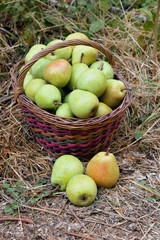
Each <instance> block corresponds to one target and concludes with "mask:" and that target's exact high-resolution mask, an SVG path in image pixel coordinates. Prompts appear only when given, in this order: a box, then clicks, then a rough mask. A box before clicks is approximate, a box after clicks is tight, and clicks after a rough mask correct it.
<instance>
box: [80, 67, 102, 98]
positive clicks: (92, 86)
mask: <svg viewBox="0 0 160 240" xmlns="http://www.w3.org/2000/svg"><path fill="white" fill-rule="evenodd" d="M105 87H106V80H105V76H104V73H103V72H101V71H100V70H98V69H90V68H89V69H88V70H86V71H85V72H83V73H82V74H81V75H80V77H79V79H78V81H77V88H78V89H81V90H86V91H89V92H92V93H94V94H95V95H96V96H97V97H100V96H101V95H102V94H103V92H104V91H105Z"/></svg>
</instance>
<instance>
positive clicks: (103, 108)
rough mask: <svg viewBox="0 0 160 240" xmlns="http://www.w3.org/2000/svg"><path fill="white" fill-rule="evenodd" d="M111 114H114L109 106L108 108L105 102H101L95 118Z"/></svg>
mask: <svg viewBox="0 0 160 240" xmlns="http://www.w3.org/2000/svg"><path fill="white" fill-rule="evenodd" d="M110 112H112V109H111V108H110V107H109V106H107V105H106V104H105V103H103V102H99V106H98V109H97V112H96V113H95V117H97V116H101V115H104V114H107V113H110Z"/></svg>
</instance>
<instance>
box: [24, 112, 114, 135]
mask: <svg viewBox="0 0 160 240" xmlns="http://www.w3.org/2000/svg"><path fill="white" fill-rule="evenodd" d="M26 120H27V122H28V124H29V125H30V126H31V127H33V128H40V129H42V130H43V131H44V132H51V133H55V134H56V135H58V136H65V135H77V134H79V131H77V130H72V131H69V130H66V129H59V130H57V129H55V128H54V127H52V126H48V125H46V124H44V123H40V122H38V120H36V119H32V118H28V117H26ZM109 125H110V124H106V125H105V126H103V128H107V127H108V126H109ZM94 130H97V128H93V129H91V130H87V131H81V135H82V136H86V135H88V134H89V133H91V132H94ZM99 130H100V128H99Z"/></svg>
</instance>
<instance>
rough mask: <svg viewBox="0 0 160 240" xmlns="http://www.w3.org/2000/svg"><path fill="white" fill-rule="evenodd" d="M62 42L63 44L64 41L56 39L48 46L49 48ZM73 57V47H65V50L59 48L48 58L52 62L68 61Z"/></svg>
mask: <svg viewBox="0 0 160 240" xmlns="http://www.w3.org/2000/svg"><path fill="white" fill-rule="evenodd" d="M60 42H63V40H60V39H55V40H53V41H51V42H49V43H48V44H47V47H48V46H51V45H54V44H56V43H60ZM71 55H72V47H70V46H68V47H64V48H59V49H57V50H55V51H53V52H51V53H49V54H48V55H47V56H46V58H47V59H49V60H51V61H55V60H57V59H66V60H68V59H69V58H70V57H71Z"/></svg>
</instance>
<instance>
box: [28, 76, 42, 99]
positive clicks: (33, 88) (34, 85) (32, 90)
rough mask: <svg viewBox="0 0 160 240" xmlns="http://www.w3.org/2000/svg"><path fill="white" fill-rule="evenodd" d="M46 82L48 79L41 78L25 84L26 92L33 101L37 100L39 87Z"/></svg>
mask: <svg viewBox="0 0 160 240" xmlns="http://www.w3.org/2000/svg"><path fill="white" fill-rule="evenodd" d="M44 84H46V81H45V80H43V79H40V78H36V79H33V80H32V81H30V82H29V83H28V84H27V85H26V86H25V94H26V96H27V97H29V98H30V99H31V100H32V101H33V102H35V95H36V92H37V91H38V89H39V88H40V87H41V86H43V85H44Z"/></svg>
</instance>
